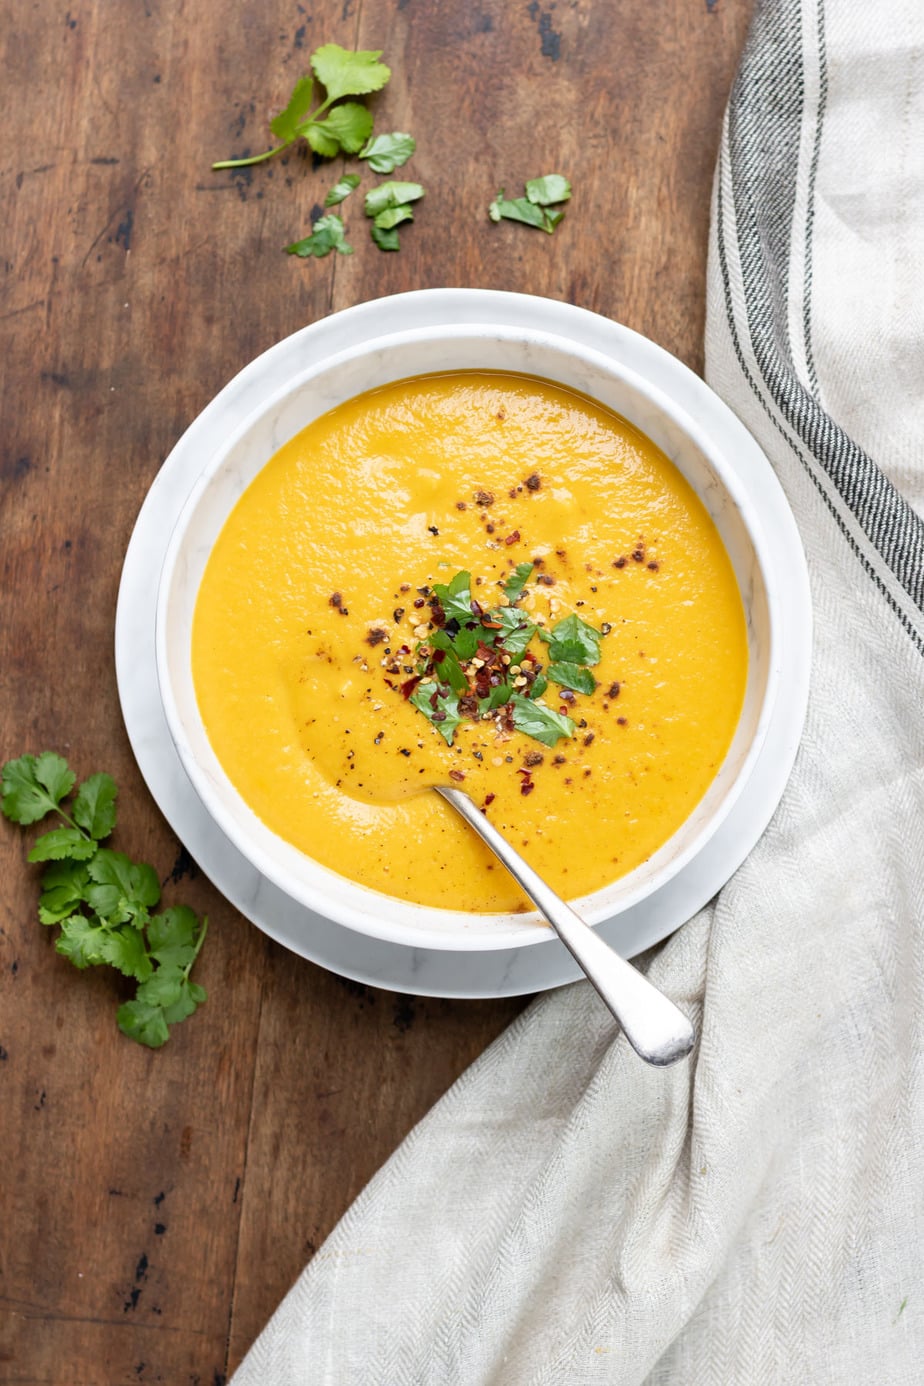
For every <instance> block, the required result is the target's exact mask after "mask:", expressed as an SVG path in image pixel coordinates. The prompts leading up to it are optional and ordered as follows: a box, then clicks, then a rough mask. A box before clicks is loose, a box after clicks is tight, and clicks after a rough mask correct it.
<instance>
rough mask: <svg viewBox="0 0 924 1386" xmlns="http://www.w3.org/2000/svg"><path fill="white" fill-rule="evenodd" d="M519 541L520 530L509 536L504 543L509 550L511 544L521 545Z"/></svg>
mask: <svg viewBox="0 0 924 1386" xmlns="http://www.w3.org/2000/svg"><path fill="white" fill-rule="evenodd" d="M519 539H520V531H519V530H518V529H515V530H514V531H513V533H512V534H508V535H507V538H506V539H505V540H504V543H505V544H506V545H507V547H508V548H509V547H510V545H511V544H516V543H519Z"/></svg>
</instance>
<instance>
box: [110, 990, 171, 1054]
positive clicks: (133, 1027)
mask: <svg viewBox="0 0 924 1386" xmlns="http://www.w3.org/2000/svg"><path fill="white" fill-rule="evenodd" d="M116 1023H117V1024H118V1027H119V1029H120V1030H121V1031H122V1034H123V1035H128V1037H129V1039H133V1040H137V1041H138V1043H139V1044H146V1045H147V1046H148V1048H149V1049H159V1048H160V1047H161V1045H162V1044H166V1043H167V1040H168V1039H169V1038H170V1027H169V1025H168V1024H167V1021H166V1019H165V1017H164V1012H163V1010H162V1009H161V1007H160V1006H152V1005H150V1004H149V1003H148V1002H146V1001H137V1000H136V1001H126V1002H125V1004H124V1005H122V1006H120V1007H119V1009H118V1011H117V1012H116Z"/></svg>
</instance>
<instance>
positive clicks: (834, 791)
mask: <svg viewBox="0 0 924 1386" xmlns="http://www.w3.org/2000/svg"><path fill="white" fill-rule="evenodd" d="M706 345H707V378H708V379H709V381H710V383H711V384H712V386H713V387H714V388H715V389H716V391H717V392H718V393H719V394H720V395H721V396H722V397H723V398H724V399H725V400H726V402H727V403H728V404H729V405H730V406H731V407H732V408H733V409H734V410H735V411H736V413H737V414H738V415H739V417H740V418H741V419H742V420H743V421H744V423H745V424H746V425H747V426H748V427H749V428H750V429H751V430H752V432H753V433H754V434H755V435H756V437H757V438H758V440H759V441H760V442H761V444H762V445H763V447H764V449H765V451H766V452H767V454H768V455H769V457H770V458H771V460H772V462H773V465H774V467H775V469H776V471H777V474H778V476H779V478H780V480H781V482H782V484H783V486H784V488H785V490H786V492H787V495H788V498H789V501H790V504H791V505H792V507H793V510H794V512H795V515H796V518H797V521H798V523H799V527H800V530H801V534H802V538H803V542H804V544H805V547H806V551H807V556H808V561H809V569H810V575H811V581H812V588H813V601H814V616H815V644H814V653H813V660H814V663H813V684H812V693H811V700H810V707H809V715H808V723H807V727H806V731H805V737H804V741H803V744H802V747H801V750H800V753H799V756H798V759H797V763H796V768H795V771H794V774H793V776H792V779H791V781H790V784H789V786H788V788H787V791H786V794H785V797H784V799H783V802H782V804H781V806H780V808H779V810H778V812H777V813H776V815H775V817H774V819H773V821H772V823H771V825H770V827H769V829H768V830H767V832H766V834H765V835H764V837H763V838H762V839H761V841H760V843H759V844H758V846H757V847H756V849H755V850H754V851H753V853H752V854H751V856H750V857H749V858H748V860H747V861H746V862H745V864H744V865H743V866H742V867H741V868H740V870H739V871H738V872H737V874H736V875H735V876H734V878H733V879H732V880H731V881H730V882H729V883H728V885H727V886H726V887H725V889H724V890H722V892H721V893H720V895H719V896H718V897H717V898H716V900H714V901H713V902H712V903H711V905H710V906H709V907H708V908H706V909H705V910H703V911H702V912H701V913H700V914H699V915H698V916H697V917H696V918H695V919H694V920H692V921H691V922H690V923H688V924H687V925H686V926H685V927H684V928H682V929H681V930H680V931H679V932H678V933H677V934H675V935H674V936H673V938H671V939H670V940H669V941H668V942H667V943H666V944H665V945H664V946H663V947H662V949H661V950H660V951H659V953H658V954H657V956H656V957H655V958H654V960H653V962H652V963H651V965H650V976H651V977H652V979H653V980H654V982H655V983H656V984H657V985H658V986H659V987H661V988H663V989H664V990H665V991H666V992H667V993H668V994H669V995H671V996H673V997H674V999H675V1000H677V1001H678V1002H679V1004H680V1005H681V1006H682V1007H683V1008H684V1009H686V1010H687V1011H688V1013H689V1014H690V1015H691V1016H693V1017H694V1019H695V1022H696V1024H697V1028H698V1031H699V1035H700V1038H699V1043H698V1046H697V1050H696V1052H695V1054H694V1056H693V1059H692V1061H690V1062H688V1063H686V1064H680V1065H678V1066H676V1067H675V1068H672V1069H669V1070H667V1071H653V1070H651V1069H649V1068H647V1067H646V1066H645V1065H643V1064H642V1063H641V1062H639V1060H638V1059H637V1058H636V1056H635V1055H634V1054H633V1053H632V1052H631V1051H630V1050H629V1047H628V1045H627V1043H626V1041H625V1040H624V1039H623V1038H622V1037H621V1035H620V1034H619V1032H618V1030H617V1028H616V1026H615V1025H614V1023H613V1022H612V1021H611V1019H610V1018H609V1016H608V1013H607V1012H606V1011H605V1010H604V1008H603V1006H602V1005H601V1004H600V1002H599V1001H598V999H597V997H596V996H595V994H594V993H593V992H592V991H591V990H590V987H589V986H588V985H587V984H586V983H583V984H577V985H575V986H572V987H569V988H566V989H564V990H562V991H559V992H555V993H552V994H549V995H547V996H545V997H543V998H542V999H540V1000H539V1001H537V1002H536V1003H534V1004H533V1005H532V1006H531V1007H530V1008H529V1009H528V1010H527V1011H526V1012H525V1013H524V1014H523V1015H522V1016H521V1017H520V1018H519V1019H518V1021H517V1022H516V1023H515V1024H514V1025H513V1026H512V1027H511V1028H510V1029H509V1030H508V1031H507V1032H506V1033H505V1034H504V1035H503V1036H501V1038H500V1039H499V1040H498V1041H497V1042H496V1043H495V1044H494V1045H493V1046H492V1048H491V1049H490V1050H489V1051H488V1052H487V1053H486V1054H485V1055H484V1056H483V1057H482V1058H481V1059H480V1060H479V1061H478V1062H477V1063H475V1064H474V1065H473V1067H472V1068H471V1069H469V1070H468V1072H467V1073H465V1074H464V1075H463V1076H462V1078H461V1079H460V1080H459V1081H458V1083H457V1084H456V1085H455V1086H454V1087H453V1088H452V1090H451V1091H450V1092H449V1093H448V1094H447V1096H446V1097H445V1098H444V1099H443V1100H442V1101H441V1102H439V1103H438V1104H437V1106H436V1107H435V1108H434V1110H433V1111H432V1112H431V1113H430V1114H429V1115H428V1116H427V1117H426V1118H425V1119H424V1120H423V1121H422V1122H421V1123H420V1124H419V1126H418V1127H417V1128H416V1129H415V1130H414V1131H413V1132H412V1134H411V1135H410V1136H409V1137H408V1139H407V1140H406V1141H405V1142H404V1144H403V1145H402V1146H401V1148H400V1149H399V1150H398V1151H397V1153H396V1154H395V1155H394V1156H393V1157H392V1159H391V1160H390V1161H389V1162H388V1163H387V1164H386V1165H385V1167H384V1168H383V1169H382V1170H381V1171H380V1173H379V1174H378V1175H377V1176H376V1178H375V1179H374V1180H373V1181H372V1183H371V1184H370V1185H369V1187H368V1188H367V1189H366V1190H365V1192H364V1193H363V1194H362V1195H361V1196H360V1198H359V1199H357V1201H356V1203H355V1204H354V1205H353V1207H352V1208H351V1209H350V1210H349V1212H348V1213H347V1214H346V1216H345V1217H344V1218H343V1219H342V1221H341V1223H340V1225H339V1226H338V1227H337V1228H336V1230H335V1231H334V1233H333V1234H332V1235H331V1237H330V1238H329V1240H328V1241H327V1243H326V1244H325V1245H324V1246H323V1247H322V1248H321V1250H320V1251H319V1252H318V1253H317V1254H316V1255H315V1257H314V1258H313V1260H312V1261H311V1263H310V1264H309V1266H308V1267H307V1269H306V1270H305V1272H304V1273H303V1275H302V1276H301V1278H300V1279H299V1281H298V1282H297V1284H296V1285H295V1286H294V1288H293V1289H292V1290H291V1292H290V1293H289V1295H288V1296H287V1298H286V1299H285V1300H284V1302H283V1304H282V1305H281V1307H280V1308H279V1310H278V1311H277V1313H276V1314H275V1316H274V1317H273V1319H272V1320H271V1322H270V1323H269V1325H268V1327H267V1328H266V1329H265V1331H264V1332H263V1334H262V1335H261V1337H260V1338H259V1340H258V1341H257V1343H256V1344H255V1345H254V1347H253V1348H252V1350H251V1352H250V1353H249V1355H248V1357H247V1359H246V1361H245V1362H244V1364H243V1365H242V1366H241V1368H240V1370H239V1371H238V1373H237V1374H236V1376H235V1377H234V1386H296V1383H297V1384H298V1386H306V1383H312V1384H313V1383H336V1386H340V1383H344V1384H345V1383H357V1382H362V1383H363V1384H364V1386H374V1384H375V1386H386V1383H387V1386H401V1384H402V1383H408V1384H410V1383H413V1386H419V1384H420V1383H427V1386H430V1384H431V1383H432V1386H450V1384H451V1386H456V1384H457V1383H458V1386H480V1384H481V1383H485V1384H487V1383H491V1384H492V1386H509V1384H510V1383H513V1386H520V1383H524V1386H553V1383H554V1386H559V1383H561V1384H562V1386H563V1384H564V1383H569V1384H570V1383H588V1386H591V1384H592V1386H597V1383H618V1386H624V1384H625V1386H629V1384H630V1383H631V1384H632V1386H635V1383H648V1386H667V1384H668V1383H671V1386H674V1384H675V1383H678V1384H679V1383H684V1384H685V1386H686V1384H688V1383H692V1384H693V1386H699V1383H710V1382H715V1383H719V1384H720V1386H729V1383H738V1382H741V1383H748V1386H752V1383H765V1382H773V1383H775V1382H786V1383H828V1382H830V1383H836V1384H837V1386H841V1383H854V1382H857V1383H860V1382H862V1383H869V1382H875V1383H877V1386H883V1384H884V1383H886V1384H890V1383H915V1386H917V1384H918V1383H920V1382H921V1381H922V1380H924V1366H922V1364H921V1344H922V1341H924V1274H922V1272H924V1251H922V1248H924V1089H922V1021H924V951H922V940H924V920H922V912H924V611H922V607H924V524H922V521H921V518H920V514H921V513H922V512H924V6H922V4H921V3H920V0H886V2H885V3H882V4H879V5H877V6H870V5H868V4H861V3H856V2H855V0H763V3H758V6H757V10H756V13H755V15H754V19H753V23H752V28H751V32H750V35H749V39H748V43H747V46H746V49H745V53H744V56H743V59H742V63H741V67H740V71H739V73H738V76H737V80H736V82H735V86H734V89H733V92H732V95H731V98H730V102H729V107H728V111H727V113H726V120H725V125H724V130H723V137H722V145H721V153H720V158H719V164H718V169H717V173H716V180H715V189H714V199H713V220H712V233H711V245H710V264H709V293H708V321H707V344H706Z"/></svg>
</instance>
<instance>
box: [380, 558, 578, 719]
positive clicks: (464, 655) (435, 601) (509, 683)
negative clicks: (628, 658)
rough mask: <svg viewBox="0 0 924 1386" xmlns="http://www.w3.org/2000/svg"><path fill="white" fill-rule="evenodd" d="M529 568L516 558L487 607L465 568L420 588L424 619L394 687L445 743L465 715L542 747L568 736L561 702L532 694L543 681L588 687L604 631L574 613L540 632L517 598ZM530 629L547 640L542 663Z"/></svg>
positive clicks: (539, 690)
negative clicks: (411, 673) (412, 658)
mask: <svg viewBox="0 0 924 1386" xmlns="http://www.w3.org/2000/svg"><path fill="white" fill-rule="evenodd" d="M534 567H535V565H534V564H533V563H519V564H518V565H517V566H516V568H514V570H513V571H512V572H511V573H510V575H509V576H508V577H507V578H506V579H505V580H504V581H502V582H500V583H499V584H498V586H499V587H500V588H501V590H502V591H503V593H504V596H505V597H506V602H505V603H499V604H498V605H496V606H491V607H484V606H482V604H481V603H480V602H479V601H477V600H476V599H474V598H473V596H472V590H473V589H472V575H471V573H469V572H468V571H466V570H463V571H461V572H458V573H456V575H455V577H453V579H452V580H451V581H450V582H448V583H439V582H436V583H434V584H433V586H432V588H426V587H425V588H421V589H420V590H421V591H422V592H425V593H428V594H429V605H430V619H429V621H428V622H427V626H426V634H423V632H421V634H422V635H423V638H422V639H419V640H418V644H417V649H416V675H415V677H414V679H413V680H410V681H409V682H408V684H405V685H402V686H401V692H402V693H403V694H404V696H405V697H409V701H410V702H411V703H412V705H413V706H414V707H415V708H417V709H418V711H420V712H422V713H423V715H424V716H425V717H426V718H427V720H428V721H429V722H431V723H432V724H433V726H434V727H435V728H436V729H437V730H438V731H439V733H440V735H441V736H442V737H443V738H444V740H445V741H446V742H447V744H448V745H452V742H453V737H454V734H455V731H456V728H457V727H458V726H459V725H460V724H461V723H462V722H464V721H465V720H466V718H469V719H472V720H475V721H479V720H488V721H492V720H496V721H497V726H498V729H499V730H500V731H502V732H506V733H509V732H510V731H521V732H523V733H525V734H526V735H527V736H531V737H532V738H533V739H534V740H536V741H540V742H542V743H543V745H546V746H554V745H555V744H556V742H557V741H559V740H560V739H562V738H564V737H570V736H573V735H574V732H575V727H576V723H575V722H574V720H573V719H572V718H571V717H569V716H567V715H566V714H565V711H564V709H562V710H561V711H560V712H559V711H556V710H555V709H554V708H551V707H548V706H547V705H546V704H545V703H542V702H540V701H539V699H540V698H541V696H542V694H543V693H544V692H545V691H546V689H547V688H548V687H549V682H550V681H551V682H552V683H555V684H557V685H558V686H559V687H560V688H562V689H565V690H568V691H567V692H566V693H563V694H562V695H561V696H562V697H563V698H565V699H566V700H567V699H572V700H573V695H574V693H583V694H587V695H590V694H592V693H593V692H594V691H595V689H596V687H597V680H596V679H595V678H594V675H593V674H592V673H591V671H590V667H589V666H590V665H593V664H597V663H599V660H600V641H601V640H602V638H603V637H602V633H601V632H600V631H598V630H596V629H595V628H594V627H593V626H591V625H588V623H587V622H586V621H583V620H582V619H581V618H580V617H579V616H577V615H571V616H566V617H564V618H563V619H562V620H560V621H558V622H556V624H555V625H554V626H553V627H552V629H551V630H550V631H547V630H545V629H543V628H542V627H541V626H540V625H539V624H538V622H537V621H535V620H533V619H531V617H530V615H529V614H528V613H527V612H526V611H525V610H523V609H521V607H520V606H519V605H517V603H518V602H519V601H520V599H521V598H522V597H523V596H524V595H525V593H526V589H527V583H528V581H529V577H530V574H531V573H532V572H533V569H534ZM402 614H403V613H402ZM537 634H538V635H540V636H541V637H542V639H543V640H544V641H545V642H546V644H547V646H548V653H549V657H550V663H549V665H548V668H547V669H543V666H542V664H541V663H540V662H539V659H538V658H537V656H536V654H535V653H534V652H532V651H531V650H530V648H529V647H530V644H531V643H532V641H533V640H534V638H535V637H536V635H537ZM393 686H394V685H393ZM411 689H413V691H411ZM583 725H585V726H586V723H584V724H583Z"/></svg>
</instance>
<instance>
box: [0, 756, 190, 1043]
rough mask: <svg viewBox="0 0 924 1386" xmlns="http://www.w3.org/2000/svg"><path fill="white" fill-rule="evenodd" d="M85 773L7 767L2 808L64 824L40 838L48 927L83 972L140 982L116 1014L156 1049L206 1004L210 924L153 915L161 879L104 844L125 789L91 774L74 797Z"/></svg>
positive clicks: (22, 818) (58, 767)
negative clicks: (109, 971) (203, 964)
mask: <svg viewBox="0 0 924 1386" xmlns="http://www.w3.org/2000/svg"><path fill="white" fill-rule="evenodd" d="M75 783H76V776H75V775H74V773H73V771H72V770H71V769H70V767H69V766H68V764H67V761H66V760H64V759H63V757H62V756H59V755H57V754H56V753H55V752H54V751H43V752H42V754H41V755H38V756H33V755H24V756H20V757H19V758H18V759H17V760H10V761H7V763H6V765H5V766H4V767H3V773H2V780H0V794H2V798H0V808H2V811H3V813H4V815H5V816H6V817H7V818H9V819H10V821H11V822H13V823H20V824H22V825H23V826H28V825H29V824H32V823H38V822H40V821H41V820H42V819H44V818H46V817H47V816H48V815H49V814H50V813H54V814H56V815H57V817H58V818H59V819H60V820H61V823H62V824H63V826H60V827H55V828H51V829H50V830H49V831H48V832H45V833H43V834H42V835H41V836H40V837H38V838H36V840H35V842H34V844H33V846H32V849H31V851H30V852H29V860H30V861H31V862H41V863H45V864H46V865H45V870H44V871H43V873H42V894H41V897H40V899H39V909H38V915H39V920H40V922H41V923H42V924H45V925H57V926H59V928H60V934H59V935H58V938H57V940H56V943H55V948H56V949H57V951H58V952H59V953H61V954H62V955H63V956H64V957H66V958H69V959H70V961H71V962H72V963H73V964H74V966H75V967H78V968H80V969H81V970H82V969H84V968H87V967H98V966H101V965H103V964H108V965H109V966H110V967H114V968H116V970H117V971H119V972H121V973H122V975H123V976H125V977H130V978H132V979H133V980H134V981H135V982H137V983H138V988H137V992H136V994H135V997H134V999H133V1000H130V1001H126V1002H125V1003H124V1004H123V1005H122V1006H120V1007H119V1010H118V1012H117V1015H116V1021H117V1023H118V1026H119V1029H120V1030H121V1031H122V1033H123V1034H125V1035H128V1036H129V1037H130V1038H131V1039H134V1040H137V1041H138V1042H139V1043H140V1044H146V1045H148V1046H150V1047H151V1048H152V1049H157V1048H159V1047H160V1046H161V1045H162V1044H165V1043H166V1041H167V1040H168V1039H169V1037H170V1026H171V1025H174V1024H176V1023H177V1022H178V1021H180V1020H185V1019H186V1017H187V1016H190V1015H192V1013H193V1011H195V1009H196V1007H197V1006H199V1005H201V1003H202V1002H203V1001H204V1000H205V999H206V992H205V989H204V988H203V987H201V986H199V985H198V984H197V983H195V982H193V981H191V980H190V975H189V974H190V972H191V970H192V966H193V963H194V962H195V961H196V958H197V957H198V956H199V952H200V950H201V948H202V944H203V943H204V941H205V935H206V931H207V929H208V921H207V920H206V919H202V920H200V919H199V918H198V917H197V916H196V915H195V914H194V912H193V911H192V910H191V909H189V908H188V907H186V906H185V905H174V906H172V907H170V908H168V909H165V910H164V911H163V912H162V913H160V914H152V913H151V911H152V910H153V909H154V908H155V906H156V905H157V904H158V902H159V900H160V882H159V880H158V878H157V873H156V872H155V870H154V868H153V867H152V866H149V865H147V864H146V863H143V862H141V863H139V862H133V861H132V860H131V859H130V858H129V857H127V856H125V854H124V853H122V852H115V851H113V850H112V849H111V848H110V847H103V846H102V845H101V844H102V843H103V842H104V841H105V839H106V838H108V837H109V836H110V834H111V833H112V830H113V829H114V827H115V822H116V810H115V801H116V796H117V792H118V791H117V789H116V785H115V782H114V780H113V779H112V778H111V776H109V775H105V774H98V775H91V776H90V777H89V778H88V779H86V780H84V782H83V783H82V784H81V785H80V786H79V787H78V789H77V793H76V795H74V798H73V800H72V801H70V802H67V801H68V800H69V797H70V795H71V794H72V791H73V789H74V785H75Z"/></svg>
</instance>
